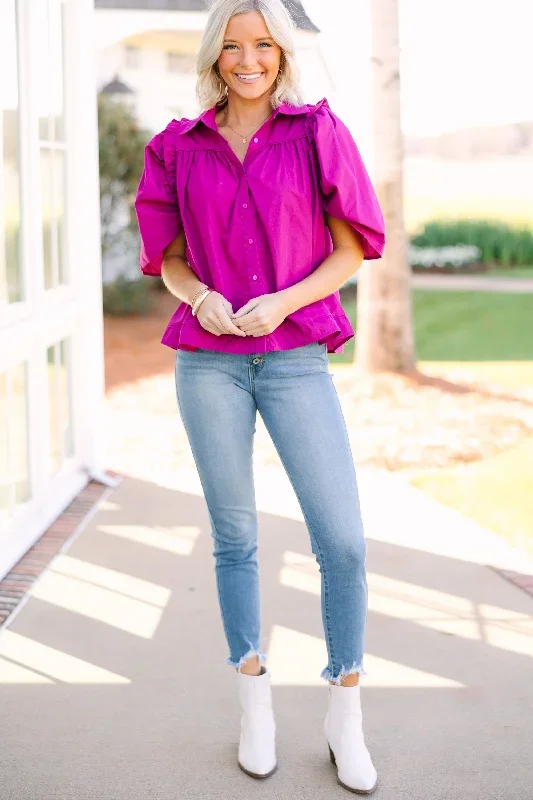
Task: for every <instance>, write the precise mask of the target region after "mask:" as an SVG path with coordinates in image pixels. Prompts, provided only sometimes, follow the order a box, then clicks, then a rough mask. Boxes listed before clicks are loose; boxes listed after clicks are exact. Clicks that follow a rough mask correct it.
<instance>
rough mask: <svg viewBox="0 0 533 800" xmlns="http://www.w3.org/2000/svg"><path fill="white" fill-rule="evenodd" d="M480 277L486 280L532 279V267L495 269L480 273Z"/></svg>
mask: <svg viewBox="0 0 533 800" xmlns="http://www.w3.org/2000/svg"><path fill="white" fill-rule="evenodd" d="M481 275H482V276H483V277H485V276H486V277H487V278H533V266H523V267H497V268H496V269H489V270H488V271H487V272H482V273H481Z"/></svg>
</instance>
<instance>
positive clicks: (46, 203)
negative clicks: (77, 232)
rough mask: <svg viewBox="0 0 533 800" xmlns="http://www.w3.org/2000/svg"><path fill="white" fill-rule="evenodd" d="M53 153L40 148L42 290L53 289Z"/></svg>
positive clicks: (54, 280)
mask: <svg viewBox="0 0 533 800" xmlns="http://www.w3.org/2000/svg"><path fill="white" fill-rule="evenodd" d="M52 170H53V153H52V151H51V150H48V149H47V148H41V215H42V229H43V266H44V288H45V289H51V288H53V287H54V286H55V285H56V283H57V281H56V279H55V274H56V272H55V253H54V251H55V247H54V236H55V230H54V200H53V195H52V192H53V172H52Z"/></svg>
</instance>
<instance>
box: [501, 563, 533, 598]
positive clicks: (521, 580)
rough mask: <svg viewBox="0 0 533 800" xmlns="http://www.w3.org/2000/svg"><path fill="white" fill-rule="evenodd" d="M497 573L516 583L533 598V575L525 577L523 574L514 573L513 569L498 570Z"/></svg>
mask: <svg viewBox="0 0 533 800" xmlns="http://www.w3.org/2000/svg"><path fill="white" fill-rule="evenodd" d="M496 572H497V573H498V574H499V575H501V576H502V578H505V579H506V580H508V581H510V582H511V583H514V585H515V586H518V588H519V589H522V590H523V591H524V592H527V594H529V595H531V596H532V597H533V575H525V574H523V573H522V572H514V570H512V569H497V570H496Z"/></svg>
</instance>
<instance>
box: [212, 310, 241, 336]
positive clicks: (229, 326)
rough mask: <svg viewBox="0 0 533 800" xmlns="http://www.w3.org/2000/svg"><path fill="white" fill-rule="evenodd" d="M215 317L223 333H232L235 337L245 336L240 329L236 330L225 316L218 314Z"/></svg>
mask: <svg viewBox="0 0 533 800" xmlns="http://www.w3.org/2000/svg"><path fill="white" fill-rule="evenodd" d="M216 316H217V320H218V322H219V324H220V325H221V326H222V328H223V330H224V333H232V334H234V335H236V336H246V334H245V333H244V332H243V331H241V329H240V328H238V327H237V326H236V325H234V324H233V322H232V321H231V320H230V318H229V317H228V315H227V314H226V316H225V317H224V315H223V314H222V313H220V312H219V313H217V315H216Z"/></svg>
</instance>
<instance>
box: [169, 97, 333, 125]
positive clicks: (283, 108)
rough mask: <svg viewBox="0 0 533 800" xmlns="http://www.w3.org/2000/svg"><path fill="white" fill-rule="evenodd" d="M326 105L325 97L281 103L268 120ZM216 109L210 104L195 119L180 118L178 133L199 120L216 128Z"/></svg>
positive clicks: (305, 113) (196, 123) (309, 111)
mask: <svg viewBox="0 0 533 800" xmlns="http://www.w3.org/2000/svg"><path fill="white" fill-rule="evenodd" d="M323 105H325V106H327V107H329V104H328V101H327V100H326V98H325V97H323V98H322V100H319V102H318V103H316V104H315V105H310V104H309V103H307V104H305V105H303V106H291V105H290V103H281V105H279V106H278V107H277V108H275V109H274V111H273V113H272V116H271V117H270V121H272V120H273V119H275V118H276V117H277V115H278V114H284V115H286V116H297V115H298V114H302V115H307V114H312V113H313V112H314V111H316V109H317V108H320V106H323ZM217 111H218V108H217V106H211V108H208V109H206V110H205V111H203V112H202V113H201V114H200V116H198V117H196V119H187V120H182V121H181V124H180V129H179V131H178V133H180V134H182V133H188V132H189V131H192V129H193V128H195V127H196V126H197V125H198V124H199V123H200V122H203V123H204V125H206V126H207V127H208V128H211V129H212V130H214V131H216V130H217V124H216V122H215V116H216V113H217Z"/></svg>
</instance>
